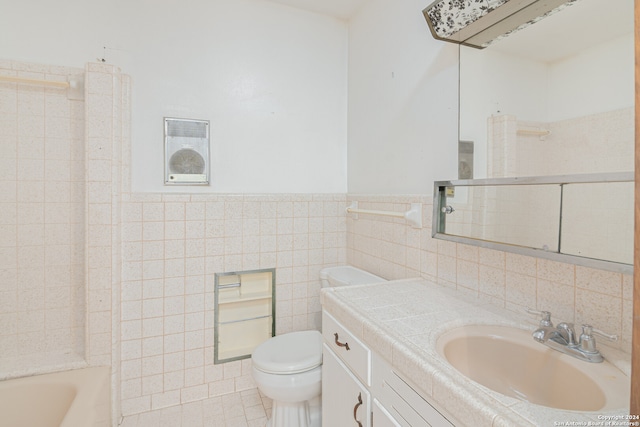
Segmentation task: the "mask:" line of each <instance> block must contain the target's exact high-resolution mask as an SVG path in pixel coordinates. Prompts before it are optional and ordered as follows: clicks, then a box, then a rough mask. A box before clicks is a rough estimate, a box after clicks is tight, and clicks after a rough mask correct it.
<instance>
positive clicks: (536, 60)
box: [460, 0, 634, 178]
mask: <svg viewBox="0 0 640 427" xmlns="http://www.w3.org/2000/svg"><path fill="white" fill-rule="evenodd" d="M633 17H634V14H633V0H616V1H615V2H610V1H607V0H579V1H577V2H574V3H572V4H571V5H570V6H568V7H566V8H564V9H563V10H561V11H560V12H558V13H555V14H553V15H551V16H548V17H546V18H544V19H542V20H541V21H539V22H536V23H535V24H533V25H531V26H529V27H527V28H525V29H524V30H521V31H518V32H516V33H514V34H511V35H509V36H508V37H505V38H503V39H501V40H499V41H497V42H495V43H493V44H492V45H491V46H489V47H488V48H486V49H483V50H477V49H474V48H469V47H465V46H461V47H460V139H461V140H469V141H474V142H475V156H474V162H475V166H474V172H475V177H479V178H484V177H488V178H495V177H509V176H511V177H513V176H540V175H562V174H581V173H599V172H621V171H631V170H633V137H634V75H633V72H634V63H633V61H634V48H633Z"/></svg>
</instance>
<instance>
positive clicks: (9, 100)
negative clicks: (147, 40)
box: [0, 60, 131, 420]
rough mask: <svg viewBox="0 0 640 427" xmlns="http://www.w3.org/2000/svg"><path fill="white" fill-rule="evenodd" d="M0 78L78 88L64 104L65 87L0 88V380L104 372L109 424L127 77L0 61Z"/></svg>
mask: <svg viewBox="0 0 640 427" xmlns="http://www.w3.org/2000/svg"><path fill="white" fill-rule="evenodd" d="M0 74H2V75H8V76H18V77H23V78H31V79H41V80H61V81H67V79H68V78H69V76H71V78H73V79H74V80H77V81H78V82H79V83H80V87H81V88H82V89H81V90H79V91H73V93H71V98H73V99H69V97H68V96H67V95H68V94H67V89H54V88H51V87H45V86H43V85H26V84H16V83H0V153H1V154H0V165H1V166H2V170H3V172H4V173H5V176H4V178H5V179H4V181H3V184H2V186H0V230H1V235H2V237H3V238H2V239H1V240H0V251H1V254H0V255H1V256H0V263H1V264H0V275H1V276H0V378H8V377H17V376H24V375H30V374H36V373H41V372H51V371H59V370H66V369H73V368H77V367H84V366H87V365H89V366H110V367H111V372H112V384H113V386H112V396H111V401H112V402H113V405H112V413H113V419H114V420H118V419H119V416H120V390H119V383H120V362H119V360H120V359H119V354H120V345H119V336H120V280H121V279H120V269H121V268H120V266H121V262H122V261H121V255H120V252H121V251H120V247H121V246H120V204H121V203H120V199H121V196H122V187H123V186H125V185H126V186H128V185H129V182H128V179H127V178H126V177H125V178H123V176H122V170H123V168H128V166H129V155H128V149H129V144H128V141H129V139H130V133H129V128H130V126H129V125H130V116H129V114H130V113H129V112H130V108H131V107H130V105H129V99H130V79H129V77H128V76H125V75H122V74H121V73H120V70H119V69H118V68H116V67H113V66H112V65H108V64H100V63H89V64H87V65H86V67H85V69H78V68H67V67H57V66H49V65H40V64H30V63H22V62H15V61H3V60H0ZM83 92H84V93H83ZM76 98H79V99H76ZM127 170H128V169H127Z"/></svg>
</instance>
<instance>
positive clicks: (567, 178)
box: [431, 172, 634, 274]
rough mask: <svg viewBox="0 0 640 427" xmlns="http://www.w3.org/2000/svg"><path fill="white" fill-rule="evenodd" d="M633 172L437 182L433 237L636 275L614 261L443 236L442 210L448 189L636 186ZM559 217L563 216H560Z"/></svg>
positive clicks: (627, 265)
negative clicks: (572, 185)
mask: <svg viewBox="0 0 640 427" xmlns="http://www.w3.org/2000/svg"><path fill="white" fill-rule="evenodd" d="M633 181H634V173H633V172H614V173H597V174H580V175H555V176H533V177H516V178H488V179H464V180H455V181H435V182H434V186H433V217H432V224H431V237H433V238H435V239H440V240H448V241H450V242H455V243H463V244H467V245H473V246H479V247H482V248H487V249H495V250H499V251H504V252H510V253H515V254H518V255H526V256H532V257H536V258H544V259H548V260H551V261H557V262H564V263H569V264H576V265H581V266H583V267H590V268H596V269H601V270H607V271H613V272H617V273H623V274H633V265H632V264H624V263H620V262H615V261H606V260H601V259H595V258H587V257H582V256H578V255H570V254H564V253H561V252H552V251H546V250H544V249H537V248H532V247H527V246H518V245H513V244H508V243H498V242H492V241H487V240H481V239H475V238H471V237H463V236H456V235H452V234H446V233H443V232H441V230H443V225H444V217H445V216H446V214H445V213H443V212H442V208H443V207H446V199H447V197H446V189H447V187H456V186H466V187H471V186H488V185H490V186H500V185H511V186H518V185H542V184H558V185H559V184H576V183H606V182H612V183H613V182H633ZM558 214H560V212H558Z"/></svg>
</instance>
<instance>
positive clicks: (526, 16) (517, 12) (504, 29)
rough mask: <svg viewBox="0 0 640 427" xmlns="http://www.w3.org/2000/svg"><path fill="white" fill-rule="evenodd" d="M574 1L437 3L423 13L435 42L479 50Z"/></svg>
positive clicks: (446, 0)
mask: <svg viewBox="0 0 640 427" xmlns="http://www.w3.org/2000/svg"><path fill="white" fill-rule="evenodd" d="M576 1H577V0H482V1H460V0H436V1H435V2H433V3H431V5H429V6H428V7H427V8H425V9H424V10H423V11H422V13H423V15H424V17H425V19H426V20H427V23H428V24H429V29H430V30H431V34H432V35H433V37H434V38H435V39H438V40H443V41H447V42H452V43H457V44H463V45H465V46H471V47H475V48H478V49H483V48H485V47H487V46H489V45H490V44H491V43H492V42H494V41H496V40H499V39H500V38H502V37H505V36H507V35H508V34H511V33H513V32H514V31H518V30H520V29H522V28H525V27H527V26H529V25H531V24H533V23H535V22H537V21H539V20H541V19H543V18H544V17H546V16H549V15H551V14H553V13H555V12H557V11H559V10H561V9H563V8H564V7H566V6H568V5H570V4H572V3H574V2H576Z"/></svg>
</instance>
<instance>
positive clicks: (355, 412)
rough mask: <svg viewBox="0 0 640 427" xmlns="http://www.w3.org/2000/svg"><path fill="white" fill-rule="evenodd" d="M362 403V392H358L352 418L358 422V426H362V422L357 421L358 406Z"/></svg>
mask: <svg viewBox="0 0 640 427" xmlns="http://www.w3.org/2000/svg"><path fill="white" fill-rule="evenodd" d="M360 405H362V393H358V403H356V406H354V407H353V419H354V420H356V422H357V423H358V427H362V423H361V422H360V421H358V408H359V407H360Z"/></svg>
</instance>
